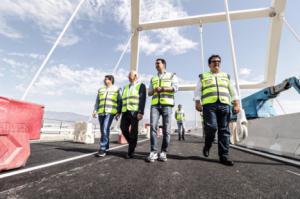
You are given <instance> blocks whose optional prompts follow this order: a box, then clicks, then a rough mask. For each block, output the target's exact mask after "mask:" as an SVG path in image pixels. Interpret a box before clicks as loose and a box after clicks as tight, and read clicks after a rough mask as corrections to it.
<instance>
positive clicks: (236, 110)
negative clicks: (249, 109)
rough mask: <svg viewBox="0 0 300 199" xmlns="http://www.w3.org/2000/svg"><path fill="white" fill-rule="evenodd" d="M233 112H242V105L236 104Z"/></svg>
mask: <svg viewBox="0 0 300 199" xmlns="http://www.w3.org/2000/svg"><path fill="white" fill-rule="evenodd" d="M233 112H234V113H239V112H240V106H239V105H234V106H233Z"/></svg>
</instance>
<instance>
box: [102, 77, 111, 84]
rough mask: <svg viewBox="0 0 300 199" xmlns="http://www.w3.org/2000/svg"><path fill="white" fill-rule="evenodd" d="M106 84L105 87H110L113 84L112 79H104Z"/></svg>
mask: <svg viewBox="0 0 300 199" xmlns="http://www.w3.org/2000/svg"><path fill="white" fill-rule="evenodd" d="M104 84H105V86H109V85H111V84H112V82H111V80H110V79H108V78H107V77H106V78H105V79H104Z"/></svg>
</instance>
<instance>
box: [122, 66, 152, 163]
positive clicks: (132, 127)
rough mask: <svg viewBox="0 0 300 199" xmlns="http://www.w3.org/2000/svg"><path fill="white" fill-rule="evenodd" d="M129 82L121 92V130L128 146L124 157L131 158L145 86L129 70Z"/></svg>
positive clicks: (144, 101)
mask: <svg viewBox="0 0 300 199" xmlns="http://www.w3.org/2000/svg"><path fill="white" fill-rule="evenodd" d="M128 79H129V82H130V83H129V84H127V85H126V86H125V87H124V89H123V93H122V118H121V130H122V133H123V135H124V137H125V138H126V140H127V142H128V144H129V146H128V153H127V155H126V158H127V159H129V158H133V155H134V151H135V147H136V144H137V140H138V127H139V121H140V120H141V119H143V115H144V109H145V104H146V95H147V93H146V86H145V84H143V83H141V82H138V74H137V72H136V71H134V70H133V71H131V72H129V74H128Z"/></svg>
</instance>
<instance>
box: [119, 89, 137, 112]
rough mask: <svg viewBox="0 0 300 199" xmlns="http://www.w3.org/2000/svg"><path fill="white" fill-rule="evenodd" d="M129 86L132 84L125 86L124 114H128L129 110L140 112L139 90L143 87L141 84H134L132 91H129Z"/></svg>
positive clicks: (123, 95) (123, 97) (123, 98)
mask: <svg viewBox="0 0 300 199" xmlns="http://www.w3.org/2000/svg"><path fill="white" fill-rule="evenodd" d="M129 85H130V84H127V85H126V86H125V89H124V91H123V94H122V112H126V111H127V110H129V111H138V110H139V102H140V100H139V99H140V95H139V90H140V87H141V83H137V84H134V85H133V86H132V88H131V89H129Z"/></svg>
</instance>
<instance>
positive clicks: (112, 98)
mask: <svg viewBox="0 0 300 199" xmlns="http://www.w3.org/2000/svg"><path fill="white" fill-rule="evenodd" d="M98 95H99V109H98V113H99V114H101V113H109V114H116V113H117V112H118V109H117V108H118V95H119V88H117V87H115V86H113V87H112V88H110V89H109V91H107V92H106V87H105V86H103V87H101V88H100V89H99V91H98Z"/></svg>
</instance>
